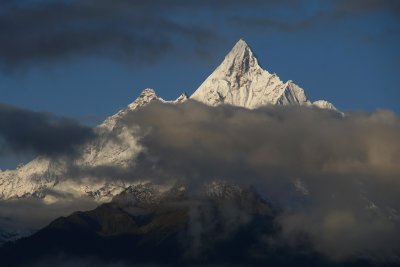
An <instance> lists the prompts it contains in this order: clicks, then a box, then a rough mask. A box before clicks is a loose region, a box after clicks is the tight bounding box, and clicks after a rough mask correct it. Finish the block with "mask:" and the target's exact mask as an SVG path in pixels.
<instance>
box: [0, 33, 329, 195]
mask: <svg viewBox="0 0 400 267" xmlns="http://www.w3.org/2000/svg"><path fill="white" fill-rule="evenodd" d="M187 99H189V97H188V95H187V94H186V93H183V94H181V95H180V96H179V97H178V98H177V99H176V100H172V101H167V100H164V99H163V98H161V97H159V96H157V94H156V93H155V91H154V90H153V89H150V88H147V89H145V90H143V92H142V93H141V94H140V95H139V97H138V98H137V99H136V100H135V101H134V102H132V103H131V104H129V105H128V106H127V107H126V108H124V109H122V110H120V111H119V112H117V113H116V114H115V115H112V116H110V117H108V118H107V119H106V120H105V121H104V122H103V123H102V124H100V125H99V126H97V127H96V128H95V131H96V132H97V133H98V138H97V139H96V140H94V141H92V142H91V143H90V144H87V145H85V146H84V147H82V148H81V152H80V156H79V157H78V158H77V159H76V160H75V162H74V164H75V165H76V166H78V167H83V168H84V167H88V168H91V167H102V166H115V167H129V166H130V164H132V162H134V159H135V158H136V156H137V155H138V154H139V152H140V151H142V149H143V148H142V147H141V145H140V143H139V142H138V139H139V138H138V136H137V134H136V132H135V129H132V127H131V128H129V129H128V126H127V125H125V124H124V123H123V118H124V116H126V115H127V114H128V113H129V112H131V111H134V110H136V109H138V108H141V107H143V106H146V105H147V104H149V103H151V102H153V101H158V102H162V103H170V104H179V103H183V102H185V101H186V100H187ZM190 99H193V100H197V101H200V102H202V103H205V104H207V105H210V106H216V105H219V104H229V105H234V106H240V107H245V108H249V109H254V108H257V107H261V106H265V105H303V106H315V107H318V108H324V109H335V107H334V106H333V105H332V104H331V103H329V102H327V101H324V100H319V101H316V102H314V103H311V102H310V101H309V100H308V98H307V97H306V95H305V93H304V90H303V89H301V88H300V87H299V86H298V85H296V84H294V83H293V82H292V81H288V82H285V83H284V82H282V81H281V80H280V79H279V77H278V76H277V75H276V74H271V73H269V72H268V71H266V70H264V69H262V68H261V67H260V65H259V63H258V60H257V58H256V57H255V55H254V53H253V52H252V51H251V49H250V47H249V46H248V45H247V43H246V42H245V41H244V40H239V41H238V42H237V44H236V45H235V46H234V47H233V49H232V51H230V52H229V53H228V55H227V56H226V57H225V59H224V61H223V62H222V64H221V65H220V66H219V67H218V68H217V69H216V70H215V71H214V72H213V73H212V74H211V75H210V76H209V77H208V78H207V79H206V80H205V81H204V82H203V84H202V85H201V86H200V87H199V88H198V89H197V90H196V91H195V92H194V93H193V95H192V96H190ZM111 137H112V138H111ZM66 170H67V167H66V162H64V161H63V160H60V159H57V160H50V159H47V158H44V157H38V158H36V159H34V160H33V161H31V162H29V163H28V164H25V165H22V166H20V167H19V168H17V169H15V170H5V171H0V199H4V200H7V199H15V198H24V197H32V196H33V197H39V198H43V199H44V201H45V202H46V203H52V202H54V201H57V199H56V197H55V196H51V195H49V190H48V189H51V191H56V192H57V191H58V192H61V193H68V194H72V195H73V196H75V197H79V196H89V197H91V198H93V199H95V200H98V201H100V202H104V201H109V200H111V199H112V198H113V197H114V196H116V195H117V194H119V193H121V192H122V191H124V190H125V189H126V188H128V187H129V186H131V185H132V184H129V183H126V182H124V181H120V180H118V178H117V177H116V178H115V180H114V181H113V182H99V181H98V180H96V181H95V180H93V179H91V177H86V178H85V179H83V180H81V182H79V183H78V182H77V181H76V179H69V178H73V177H68V175H67V174H66ZM82 181H83V182H82ZM215 188H221V190H222V189H224V188H225V187H221V186H217V187H215ZM215 188H214V189H215ZM225 189H226V188H225ZM225 189H224V190H225ZM213 194H217V193H216V192H214V193H213Z"/></svg>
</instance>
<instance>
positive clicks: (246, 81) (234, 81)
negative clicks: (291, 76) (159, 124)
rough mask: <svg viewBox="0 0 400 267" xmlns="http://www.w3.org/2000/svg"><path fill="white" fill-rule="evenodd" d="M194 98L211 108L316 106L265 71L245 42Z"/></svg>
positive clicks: (319, 104) (294, 87) (291, 85)
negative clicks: (220, 106) (227, 105)
mask: <svg viewBox="0 0 400 267" xmlns="http://www.w3.org/2000/svg"><path fill="white" fill-rule="evenodd" d="M190 98H191V99H194V100H197V101H199V102H203V103H205V104H207V105H211V106H216V105H219V104H229V105H233V106H239V107H245V108H249V109H254V108H258V107H260V106H265V105H271V104H272V105H307V106H311V105H312V103H311V102H310V101H309V100H308V98H307V97H306V95H305V93H304V90H303V89H302V88H300V87H299V86H298V85H296V84H295V83H293V82H292V81H287V82H283V81H281V80H280V79H279V77H278V76H277V75H276V74H271V73H269V72H268V71H266V70H264V69H263V68H262V67H261V66H260V65H259V62H258V60H257V58H256V56H255V55H254V53H253V51H252V50H251V48H250V47H249V46H248V44H247V43H246V42H245V41H244V40H243V39H240V40H239V41H238V42H237V43H236V45H235V46H234V47H233V49H232V50H231V51H230V52H229V53H228V55H227V56H226V57H225V59H224V61H223V62H222V64H221V65H219V66H218V67H217V69H216V70H215V71H214V72H213V73H212V74H211V75H210V76H209V77H208V78H207V79H206V80H205V81H204V82H203V83H202V84H201V85H200V87H199V88H198V89H197V90H196V91H195V92H194V93H193V95H192V96H191V97H190ZM325 102H326V103H328V104H323V105H322V103H325ZM316 106H317V107H322V108H330V109H335V108H334V106H333V105H332V104H330V103H329V102H327V101H323V102H322V101H318V102H317V103H316Z"/></svg>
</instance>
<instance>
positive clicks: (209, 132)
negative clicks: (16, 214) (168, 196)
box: [2, 101, 400, 262]
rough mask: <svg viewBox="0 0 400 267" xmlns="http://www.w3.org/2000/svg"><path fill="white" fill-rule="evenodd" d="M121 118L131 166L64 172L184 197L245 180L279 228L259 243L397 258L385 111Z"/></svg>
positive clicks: (397, 176)
mask: <svg viewBox="0 0 400 267" xmlns="http://www.w3.org/2000/svg"><path fill="white" fill-rule="evenodd" d="M120 125H125V126H124V127H127V128H128V130H129V129H131V130H132V132H133V133H134V135H135V136H137V138H138V140H139V141H138V142H139V143H140V145H142V146H143V147H144V150H143V151H142V152H141V153H140V154H139V155H138V156H137V157H136V158H133V159H132V164H131V165H130V166H129V167H118V166H96V167H93V168H91V167H90V166H86V167H84V168H82V167H81V166H72V167H71V168H72V170H71V174H74V177H72V178H73V179H76V180H79V179H80V178H84V177H87V176H88V175H89V174H90V175H93V176H95V178H97V179H100V180H109V181H115V180H116V179H117V180H119V179H125V180H128V181H130V182H132V181H152V182H154V183H156V184H173V183H181V184H182V183H183V184H185V185H186V186H187V189H188V191H189V192H190V195H193V196H195V195H196V193H198V191H199V190H200V189H201V188H202V186H204V184H205V183H208V182H211V181H215V180H222V181H226V182H228V183H233V184H236V185H239V186H242V187H244V188H249V187H252V188H255V189H256V190H257V192H259V193H260V194H261V195H262V196H263V197H264V198H265V199H267V200H268V201H269V202H270V203H272V204H273V205H274V207H276V208H277V210H279V215H278V216H277V218H276V220H275V222H276V223H277V225H279V227H280V229H281V234H280V235H279V237H274V239H273V240H271V238H270V237H269V236H268V235H260V240H261V241H262V242H265V245H266V247H271V246H273V245H274V244H275V245H277V246H284V245H287V244H296V243H298V242H300V243H301V242H302V241H304V237H305V236H306V238H307V239H308V240H310V242H311V244H312V247H313V248H314V249H315V250H316V251H317V252H320V253H323V254H324V255H326V256H328V257H330V258H331V259H334V260H344V259H345V260H348V259H353V258H360V257H362V258H368V259H369V258H372V259H373V260H377V261H380V262H382V261H383V262H385V261H388V262H393V261H398V260H399V255H400V242H399V239H398V238H397V237H398V236H399V235H400V228H399V226H400V212H399V211H400V204H399V203H400V194H399V188H400V164H399V162H400V143H399V142H398V140H400V119H399V117H398V116H397V115H396V114H394V113H392V112H391V111H387V110H379V111H376V112H374V113H348V114H346V115H345V116H342V115H341V114H339V113H337V112H334V111H330V110H320V109H315V108H305V107H296V106H287V107H277V106H271V107H265V108H260V109H256V110H247V109H242V108H237V107H232V106H218V107H209V106H205V105H203V104H200V103H197V102H195V101H188V102H186V103H184V104H180V105H171V104H162V103H152V104H150V105H148V106H146V107H144V108H141V109H139V110H136V111H131V112H128V113H127V114H126V115H125V116H124V117H123V118H122V119H121V121H120ZM50 129H52V128H50ZM50 133H54V131H50ZM56 133H57V131H56ZM110 134H111V135H112V133H110ZM110 138H113V137H112V136H110ZM114 138H116V140H117V139H118V138H119V137H118V135H117V136H115V137H114ZM48 139H50V140H51V139H52V138H51V137H48ZM50 206H51V205H50ZM75 206H76V205H74V206H73V207H75ZM2 209H3V208H2ZM8 210H12V209H8ZM42 210H43V212H44V213H46V209H45V208H44V209H42ZM50 210H51V209H50ZM68 210H70V209H68ZM58 211H60V210H58ZM60 212H61V211H60ZM194 212H195V211H194ZM64 214H65V213H64ZM237 214H240V216H239V217H241V218H248V216H249V215H248V214H246V211H245V210H244V211H236V210H234V211H233V212H232V211H228V210H227V211H226V214H224V218H226V220H227V221H232V222H237V221H235V220H237ZM230 216H232V217H230ZM10 217H12V216H11V215H10ZM42 217H46V216H45V215H43V216H42ZM48 217H49V216H48ZM48 217H47V218H48ZM244 221H247V219H246V220H244ZM196 223H197V224H198V222H196ZM237 223H239V224H240V222H237ZM194 226H196V225H194ZM196 227H200V228H201V229H207V227H201V226H198V225H197V226H196Z"/></svg>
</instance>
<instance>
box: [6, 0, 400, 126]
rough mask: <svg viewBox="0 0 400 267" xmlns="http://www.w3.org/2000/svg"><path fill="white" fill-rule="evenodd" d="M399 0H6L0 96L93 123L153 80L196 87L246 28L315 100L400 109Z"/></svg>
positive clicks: (162, 90) (169, 92)
mask: <svg viewBox="0 0 400 267" xmlns="http://www.w3.org/2000/svg"><path fill="white" fill-rule="evenodd" d="M399 33H400V2H399V1H390V0H337V1H312V0H309V1H296V0H283V1H277V0H265V1H257V0H254V1H253V0H250V1H235V0H234V1H191V0H189V1H183V0H182V1H179V0H171V1H169V0H166V1H161V0H160V1H144V0H134V1H128V0H117V1H107V0H96V1H95V0H86V1H74V0H69V1H67V0H65V1H61V0H60V1H45V0H42V1H41V0H36V1H34V0H29V1H28V0H21V1H1V3H0V93H1V94H0V95H1V98H0V102H1V103H6V104H9V105H14V106H18V107H22V108H26V109H30V110H36V111H37V110H40V111H48V112H51V113H55V114H57V115H63V116H69V117H75V118H78V119H79V120H81V121H83V122H85V123H88V124H91V125H92V124H95V123H98V122H100V121H101V120H102V119H103V118H105V117H106V116H108V115H111V114H113V113H115V112H116V111H117V110H119V109H121V108H122V107H124V106H126V105H127V104H129V103H130V102H132V101H133V100H134V99H135V98H136V97H137V95H138V94H139V93H140V91H141V90H142V89H144V88H146V87H152V88H154V89H155V90H156V91H157V93H158V94H159V95H160V96H162V97H163V98H165V99H174V98H176V97H177V96H178V95H179V94H180V93H181V92H182V91H186V92H187V93H189V94H191V93H192V92H193V91H194V90H195V89H196V88H197V87H198V86H199V85H200V83H201V82H202V81H203V80H204V79H206V77H207V76H208V75H209V74H210V73H211V72H212V71H213V70H214V69H215V67H217V66H218V65H219V63H220V62H221V61H222V60H223V57H224V56H225V54H226V53H227V52H229V50H230V49H231V48H232V46H233V45H234V44H235V42H236V41H237V40H238V39H239V38H240V37H244V38H245V40H246V41H247V43H249V44H250V46H251V47H252V48H253V50H254V52H255V53H256V54H257V56H258V59H259V61H260V62H261V65H262V66H263V67H264V68H265V69H267V70H268V71H270V72H275V73H277V74H278V75H279V76H280V77H281V79H282V80H288V79H291V80H293V81H294V82H296V83H297V84H299V85H300V86H301V87H303V88H304V89H305V91H306V93H307V96H308V97H309V98H310V99H311V100H317V99H326V100H328V101H331V102H332V103H334V104H335V105H336V106H337V107H338V108H339V109H341V110H366V111H373V110H375V109H379V108H387V109H391V110H394V111H395V112H397V113H400V105H399V104H400V90H399V89H400V88H399V82H398V77H399V70H400V51H399V47H400V34H399Z"/></svg>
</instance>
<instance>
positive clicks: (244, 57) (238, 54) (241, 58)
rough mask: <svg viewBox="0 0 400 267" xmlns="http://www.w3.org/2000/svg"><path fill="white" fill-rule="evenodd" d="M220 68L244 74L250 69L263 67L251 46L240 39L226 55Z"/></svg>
mask: <svg viewBox="0 0 400 267" xmlns="http://www.w3.org/2000/svg"><path fill="white" fill-rule="evenodd" d="M219 68H220V69H222V70H224V71H226V72H231V71H237V72H240V73H241V74H243V73H245V72H248V71H249V70H250V69H258V68H261V67H260V66H259V64H258V60H257V58H256V56H255V54H254V53H253V51H252V50H251V48H250V46H249V45H248V44H247V43H246V41H245V40H244V39H240V40H239V41H238V42H237V43H236V44H235V45H234V46H233V48H232V50H231V51H230V52H229V53H228V54H227V55H226V57H225V59H224V61H223V62H222V64H221V65H220V67H219Z"/></svg>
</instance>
